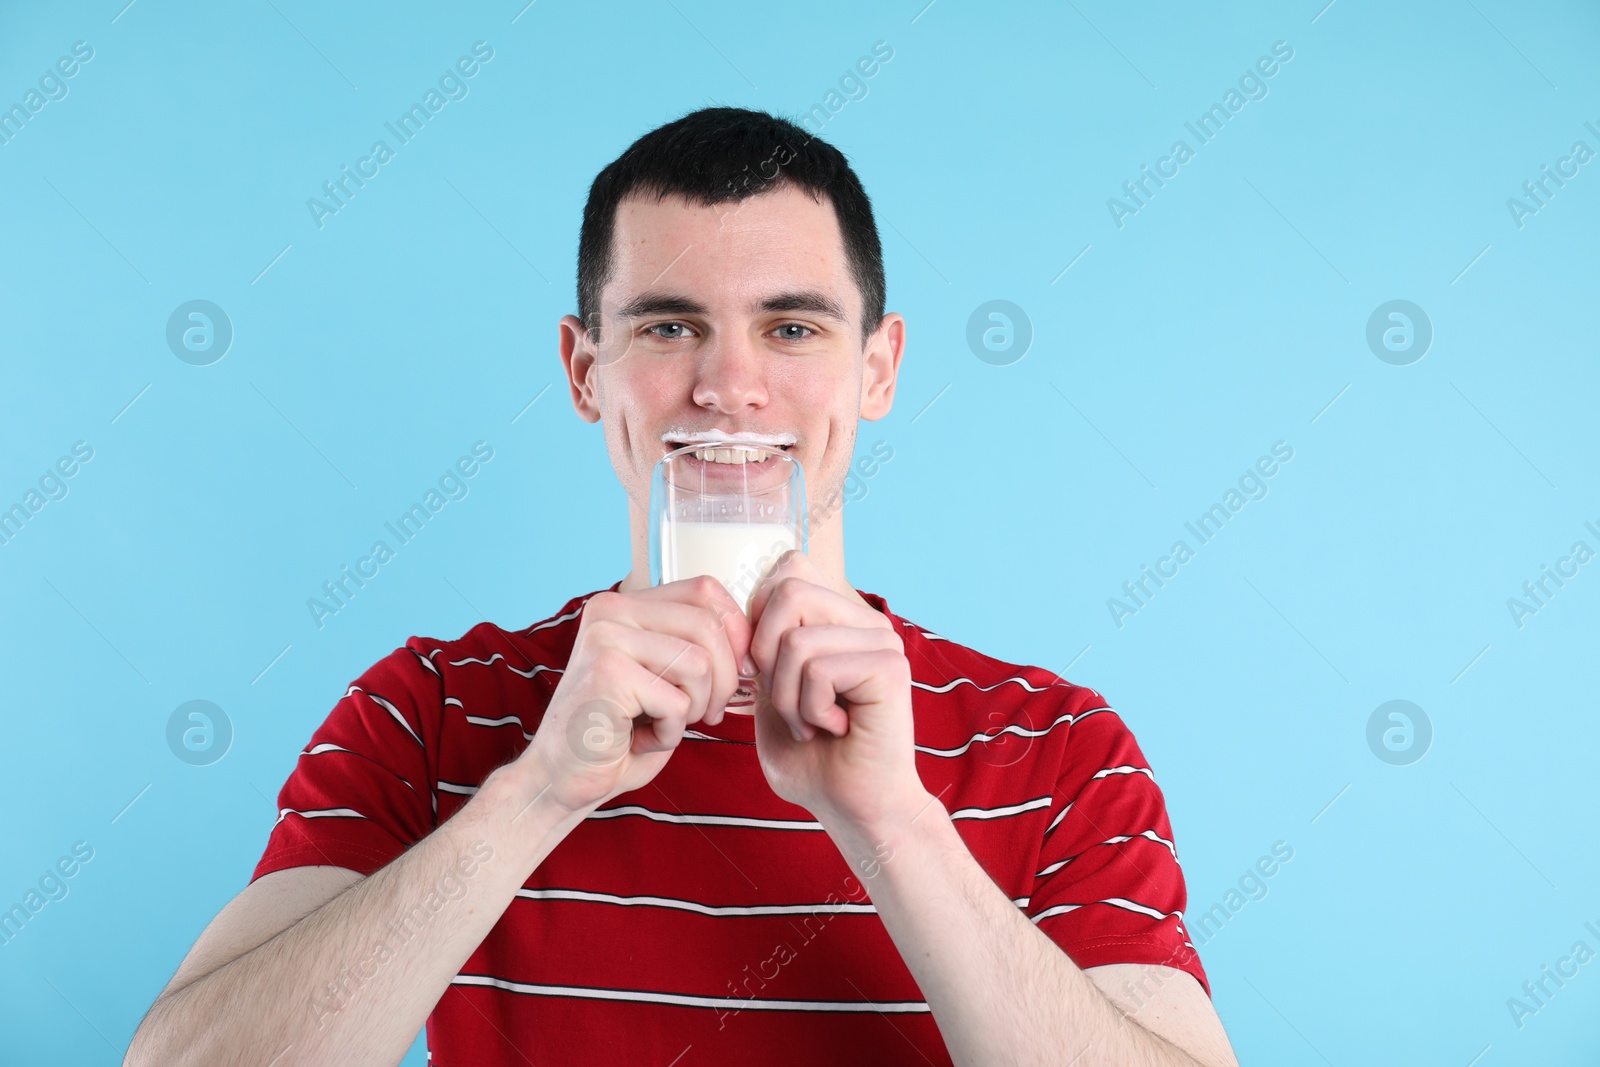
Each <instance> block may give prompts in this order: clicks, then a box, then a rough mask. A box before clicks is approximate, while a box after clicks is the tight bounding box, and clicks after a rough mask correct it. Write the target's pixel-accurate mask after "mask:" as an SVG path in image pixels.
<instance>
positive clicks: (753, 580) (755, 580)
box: [661, 518, 798, 615]
mask: <svg viewBox="0 0 1600 1067" xmlns="http://www.w3.org/2000/svg"><path fill="white" fill-rule="evenodd" d="M661 544H662V559H661V574H662V579H661V580H662V581H663V582H675V581H677V580H678V579H680V578H693V577H696V576H698V575H701V574H709V575H711V576H712V577H713V578H716V579H717V580H718V581H720V582H721V583H722V585H723V587H724V588H726V589H727V590H728V593H729V594H730V595H731V596H732V597H733V599H734V601H735V602H736V603H737V604H738V605H739V607H740V608H741V609H743V611H744V613H745V614H746V615H749V614H750V601H751V599H752V598H753V597H754V596H755V591H756V586H758V585H760V584H761V579H763V578H765V577H766V576H767V574H768V572H769V571H771V570H772V567H773V565H774V564H775V563H777V562H778V557H779V556H781V555H783V553H785V552H787V551H788V550H789V549H791V548H796V547H798V546H797V545H796V544H795V529H794V525H793V524H792V523H791V524H785V523H781V522H683V521H678V522H668V521H667V520H666V519H665V518H663V519H662V520H661Z"/></svg>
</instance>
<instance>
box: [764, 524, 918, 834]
mask: <svg viewBox="0 0 1600 1067" xmlns="http://www.w3.org/2000/svg"><path fill="white" fill-rule="evenodd" d="M750 619H751V622H752V623H753V624H754V626H755V634H754V637H753V638H752V639H751V643H750V655H751V657H752V658H753V659H754V660H755V662H756V666H757V667H758V668H759V669H760V671H761V678H762V683H763V684H762V687H761V688H762V695H761V697H760V698H759V699H758V700H757V703H756V712H755V719H756V722H755V726H756V750H757V753H758V755H759V758H760V761H761V770H762V772H763V773H764V774H765V775H766V777H767V781H768V783H770V784H771V786H772V789H773V791H774V792H776V793H777V794H778V795H779V796H780V797H782V798H783V799H785V800H787V801H789V802H790V803H791V804H798V805H799V806H801V807H803V808H805V809H806V810H807V811H809V812H811V813H812V814H813V815H815V816H816V817H817V818H818V819H819V820H820V821H822V822H824V823H825V824H828V823H832V824H834V826H856V827H874V826H881V825H888V824H889V823H890V822H891V821H907V820H909V819H911V818H912V817H914V816H915V815H916V814H917V813H918V812H919V811H920V809H921V808H922V807H923V806H924V805H925V804H926V803H927V801H928V799H929V795H928V792H927V790H926V789H924V788H923V785H922V779H921V778H920V777H919V776H918V775H917V767H916V750H915V748H914V747H913V745H914V742H913V729H912V715H911V664H910V663H909V662H908V661H907V660H906V654H905V643H904V642H903V641H902V640H901V638H900V635H899V634H898V633H896V632H895V628H894V625H893V624H892V623H890V621H889V620H888V619H887V618H886V617H885V616H884V615H883V613H881V612H879V611H875V610H873V609H872V608H871V607H869V606H867V605H865V604H860V603H857V602H855V601H854V600H853V599H849V598H846V597H845V596H843V595H841V594H840V593H838V592H836V591H834V590H833V589H832V588H830V587H829V585H828V584H827V579H826V578H824V577H823V575H822V573H821V572H820V571H819V570H818V569H817V567H816V565H815V564H813V563H812V562H811V560H810V559H808V558H807V557H806V556H805V555H804V554H803V553H801V552H798V551H791V552H787V553H785V554H784V555H783V556H781V557H779V560H778V562H777V564H776V565H775V566H774V567H773V569H772V571H771V572H770V573H769V574H768V575H767V577H766V579H765V580H764V581H763V582H762V584H761V585H760V587H758V588H757V589H756V591H755V594H754V596H753V597H752V600H751V607H750ZM796 733H798V734H799V735H800V736H799V737H797V736H796ZM832 828H833V826H830V829H832Z"/></svg>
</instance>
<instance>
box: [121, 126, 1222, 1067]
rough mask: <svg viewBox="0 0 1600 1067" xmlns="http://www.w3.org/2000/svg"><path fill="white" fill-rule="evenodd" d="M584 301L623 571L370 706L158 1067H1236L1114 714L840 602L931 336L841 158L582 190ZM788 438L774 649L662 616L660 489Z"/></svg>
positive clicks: (197, 981) (678, 162)
mask: <svg viewBox="0 0 1600 1067" xmlns="http://www.w3.org/2000/svg"><path fill="white" fill-rule="evenodd" d="M578 290H579V317H575V316H571V315H568V316H566V317H564V318H563V319H562V320H561V324H560V346H561V358H562V362H563V365H564V367H565V369H566V373H567V376H568V380H569V385H570V389H571V395H572V400H573V404H574V406H575V408H576V409H577V411H578V413H579V415H580V416H582V417H583V418H584V419H585V420H588V421H591V422H593V421H597V420H598V421H599V422H600V423H601V424H602V428H603V430H604V432H605V438H606V444H607V447H608V449H609V451H610V454H611V460H612V464H613V466H614V468H615V469H616V472H617V474H618V477H619V478H620V479H621V480H622V483H623V486H624V488H625V489H626V491H627V497H628V507H629V522H630V526H631V532H632V556H633V560H632V570H631V571H630V572H629V573H628V575H627V576H626V577H625V578H623V579H622V580H620V581H618V582H616V583H614V584H613V585H612V586H611V587H610V588H609V589H606V590H600V591H596V592H593V593H589V594H587V595H584V596H579V597H574V598H573V599H572V600H570V601H568V602H567V603H566V604H565V605H563V606H562V608H561V609H560V610H558V611H557V612H555V613H554V614H553V615H551V616H550V617H548V618H546V619H544V620H543V621H541V622H539V623H536V624H534V625H533V626H530V627H528V628H527V629H525V630H517V631H508V630H503V629H501V628H499V627H497V626H495V625H493V624H491V623H488V622H485V623H482V624H480V625H478V626H475V627H473V628H472V629H471V630H470V631H468V633H467V634H465V635H464V636H463V637H461V638H460V639H459V640H455V641H438V640H434V639H431V638H421V637H413V638H411V639H410V640H409V641H408V642H407V643H406V645H405V646H404V647H402V648H399V649H396V650H395V652H393V653H392V654H390V655H389V656H387V657H386V658H384V659H383V660H381V661H379V662H378V663H377V664H375V665H374V666H373V667H372V668H371V669H370V670H368V671H367V672H366V673H365V674H363V675H362V676H361V677H360V678H359V679H358V680H357V681H356V682H355V684H353V685H352V686H350V688H349V690H348V691H347V692H346V693H345V695H344V697H343V698H342V699H341V700H340V701H339V702H338V703H337V704H336V705H335V707H334V710H333V712H332V713H331V714H330V715H329V717H328V719H327V721H326V722H324V723H323V725H322V726H321V727H320V728H319V729H318V730H317V731H316V733H315V734H314V736H313V737H312V739H311V744H310V745H309V746H308V747H307V748H306V750H305V751H304V752H303V753H302V754H301V757H300V761H299V763H298V765H297V766H296V769H295V771H294V773H293V774H292V775H291V776H290V778H289V780H288V782H287V783H286V784H285V785H284V787H283V790H282V793H281V794H280V800H279V803H280V808H281V811H280V815H279V818H278V821H277V823H276V825H275V826H274V827H273V829H272V833H271V836H270V838H269V840H268V843H267V848H266V852H265V854H264V855H263V857H262V859H261V862H260V863H259V864H258V865H257V867H256V870H255V878H254V880H253V881H252V883H251V884H250V885H249V886H248V887H247V888H246V889H245V890H244V891H243V892H241V893H240V894H239V896H238V897H237V898H235V899H234V900H233V901H232V902H230V903H229V904H228V905H227V906H226V907H225V908H224V909H223V910H222V912H221V913H220V914H219V915H218V916H217V918H216V919H215V920H214V921H213V922H212V923H211V925H210V926H209V927H208V928H207V929H206V931H205V932H204V933H203V934H202V935H201V937H200V939H199V940H198V941H197V942H196V944H195V946H194V948H193V949H192V950H191V952H190V953H189V955H188V957H187V958H186V959H185V960H184V961H183V964H182V966H181V967H180V968H179V970H178V972H177V974H176V975H175V976H174V978H173V979H172V981H171V983H170V984H169V985H168V986H167V988H166V990H165V991H164V992H163V993H162V994H161V996H160V998H158V1000H157V1001H156V1003H155V1005H154V1006H153V1007H152V1008H151V1010H150V1012H149V1014H148V1016H147V1017H146V1019H145V1021H144V1022H143V1024H142V1025H141V1027H140V1029H139V1032H138V1033H137V1034H136V1035H135V1039H134V1042H133V1046H132V1048H130V1050H129V1054H128V1058H129V1062H132V1063H162V1064H178V1063H208V1064H211V1063H235V1062H238V1063H244V1062H252V1063H274V1064H283V1065H287V1064H290V1063H340V1064H357V1063H394V1062H396V1061H398V1060H399V1059H400V1058H401V1056H402V1055H403V1054H404V1052H405V1050H406V1048H407V1047H408V1046H409V1044H410V1042H411V1041H412V1039H413V1037H414V1036H415V1034H416V1032H417V1030H418V1028H419V1027H420V1026H421V1025H422V1024H423V1022H424V1021H425V1020H426V1022H427V1024H428V1037H429V1048H430V1058H431V1062H432V1063H433V1064H435V1065H439V1067H461V1065H466V1064H521V1063H538V1064H540V1065H541V1067H542V1065H547V1064H548V1065H555V1064H569V1063H570V1064H578V1063H583V1064H604V1063H630V1064H636V1063H651V1064H660V1065H667V1064H681V1065H683V1067H688V1065H690V1064H716V1063H762V1064H791V1063H792V1064H801V1063H872V1064H879V1063H922V1062H924V1061H926V1062H929V1063H950V1062H955V1063H963V1064H1000V1063H1006V1064H1010V1063H1029V1064H1034V1063H1037V1064H1045V1063H1051V1064H1063V1063H1071V1062H1082V1063H1085V1064H1090V1063H1094V1064H1140V1065H1153V1064H1185V1065H1193V1064H1202V1065H1206V1067H1217V1065H1231V1064H1233V1063H1234V1059H1233V1055H1232V1052H1231V1050H1230V1048H1229V1045H1228V1041H1227V1038H1226V1036H1225V1035H1224V1033H1223V1031H1222V1027H1221V1024H1220V1023H1219V1021H1218V1019H1217V1016H1216V1014H1215V1012H1214V1011H1213V1010H1212V1008H1211V1004H1210V1000H1209V989H1208V987H1206V985H1205V981H1206V979H1205V974H1204V971H1203V969H1202V968H1201V966H1200V962H1199V959H1198V957H1197V956H1196V954H1195V952H1194V949H1193V946H1192V945H1191V944H1190V943H1189V940H1188V935H1187V933H1186V932H1185V929H1184V926H1183V915H1182V911H1183V907H1184V905H1185V902H1186V900H1185V890H1184V884H1183V877H1182V874H1181V871H1180V870H1179V868H1178V865H1177V856H1176V849H1175V846H1174V845H1173V843H1172V840H1171V837H1172V835H1171V830H1170V827H1169V825H1168V820H1167V816H1166V811H1165V805H1164V801H1163V799H1162V796H1161V793H1160V790H1159V789H1158V788H1157V787H1156V785H1155V782H1154V779H1153V777H1152V776H1151V774H1150V771H1149V768H1148V766H1147V765H1146V763H1145V761H1144V759H1143V756H1142V755H1141V754H1140V752H1139V749H1138V746H1137V745H1136V744H1135V742H1134V740H1133V737H1132V735H1131V734H1130V733H1129V732H1128V730H1127V728H1126V727H1125V726H1124V725H1123V724H1122V722H1121V720H1120V719H1119V718H1118V717H1117V715H1116V713H1115V712H1114V711H1112V710H1111V709H1110V708H1108V707H1106V706H1105V702H1104V700H1103V699H1102V698H1101V697H1100V695H1099V694H1098V693H1095V692H1094V691H1093V690H1089V689H1085V688H1082V687H1079V686H1075V685H1072V684H1070V683H1067V682H1065V681H1064V680H1062V679H1060V678H1058V677H1057V676H1055V675H1054V674H1052V673H1051V672H1049V671H1045V670H1042V669H1040V668H1037V667H1027V666H1017V665H1013V664H1009V663H1005V662H1002V661H999V660H995V659H991V658H989V657H987V656H983V655H981V654H979V653H977V652H974V651H973V650H971V649H967V648H964V647H962V646H960V645H958V644H956V643H955V642H952V641H948V640H946V639H943V638H941V637H939V636H937V635H936V634H933V633H929V632H927V631H925V630H923V629H922V628H921V627H918V626H916V625H914V624H913V623H911V622H910V621H908V620H906V619H903V618H900V617H898V616H896V615H894V614H893V613H892V612H890V611H889V608H888V605H887V603H886V602H885V601H884V599H883V598H882V597H879V596H877V595H875V594H871V593H863V592H861V591H859V590H857V589H855V588H854V587H853V586H852V585H851V583H850V582H849V581H848V579H847V578H846V577H845V571H844V552H843V516H842V509H841V508H840V507H839V506H837V502H838V501H839V499H840V493H841V490H842V487H843V484H844V481H845V478H846V476H847V474H848V471H849V468H850V464H851V461H852V453H853V449H854V444H855V431H856V426H857V422H858V420H859V419H862V418H865V419H869V420H875V419H880V418H882V417H883V416H884V415H886V414H887V413H888V412H889V409H890V404H891V402H892V400H893V396H894V388H895V379H896V374H897V372H898V370H899V365H900V357H901V354H902V352H903V350H904V345H905V324H904V320H903V319H902V318H901V316H899V315H897V314H887V315H886V314H884V312H883V302H884V282H883V266H882V255H881V250H880V246H879V242H878V235H877V230H876V227H875V225H874V223H873V219H872V211H871V207H870V204H869V202H868V200H867V197H866V195H865V193H864V192H863V191H862V189H861V186H860V183H859V181H858V180H857V178H856V176H855V174H854V173H853V172H852V171H851V169H850V167H849V165H848V164H847V163H846V161H845V159H844V157H843V156H842V155H841V154H840V153H839V152H838V151H837V150H836V149H834V148H832V147H831V146H829V145H827V144H825V143H824V142H822V141H820V140H817V139H815V138H811V137H809V136H808V135H807V134H806V133H805V132H804V131H803V130H801V129H799V128H797V127H795V126H793V125H791V124H789V123H787V122H784V121H781V120H778V119H774V118H773V117H772V116H769V115H766V114H764V113H760V112H751V111H744V110H738V109H731V108H712V109H705V110H702V111H698V112H695V113H692V114H690V115H687V116H685V117H684V118H682V119H679V120H678V121H676V122H673V123H671V124H669V125H667V126H664V127H662V128H660V129H658V130H655V131H653V132H652V133H649V134H647V135H646V136H644V137H643V138H641V139H640V140H639V141H638V142H636V143H635V144H634V145H633V146H632V147H630V148H629V149H628V151H627V152H625V153H624V154H623V155H622V156H621V157H620V158H619V159H618V160H617V161H616V162H614V163H612V164H611V165H610V166H608V167H607V168H606V169H605V170H604V171H602V172H601V174H600V175H599V177H598V178H597V179H596V180H595V182H594V185H593V187H592V188H591V190H590V194H589V200H588V204H587V206H586V208H585V211H584V220H583V232H582V236H581V238H580V246H579V281H578ZM735 435H738V436H737V437H736V436H735ZM758 437H759V438H762V439H766V440H784V441H788V442H791V443H790V444H789V445H788V449H789V451H791V452H792V454H794V455H795V456H796V457H797V459H798V460H799V461H800V463H801V465H802V467H803V469H804V470H805V471H806V473H807V477H808V480H809V483H810V488H811V490H812V493H813V499H816V500H821V501H823V506H822V507H820V508H817V509H815V511H814V514H813V516H812V521H813V528H812V529H811V530H810V534H809V554H808V555H803V554H799V553H786V554H785V555H784V556H783V557H781V558H780V559H779V560H778V562H777V564H776V566H775V567H774V569H773V570H772V571H771V573H770V574H768V575H767V577H766V578H765V580H764V581H763V582H762V584H761V585H760V587H759V588H758V589H757V590H756V591H755V596H754V599H753V601H752V605H751V609H750V615H749V616H748V617H746V615H745V614H744V612H743V611H742V610H740V608H739V607H738V605H737V604H736V603H735V601H734V599H733V598H732V596H730V594H729V592H728V591H727V590H726V589H724V588H723V587H722V586H721V584H720V583H718V582H717V581H715V580H713V579H709V578H701V579H688V580H684V581H679V582H673V583H670V584H666V585H663V586H660V587H656V588H651V587H650V583H649V573H650V568H649V559H648V548H647V546H648V527H647V515H648V506H649V477H650V472H651V468H652V467H653V465H654V464H655V463H656V461H657V460H658V459H660V457H661V456H662V455H664V454H665V453H666V452H668V451H671V450H673V449H675V448H677V447H679V446H680V445H681V444H683V443H685V442H689V443H707V442H709V443H712V444H715V443H717V442H722V443H723V446H724V447H722V448H720V449H716V450H715V451H714V452H713V453H711V454H710V455H709V456H708V461H712V462H717V461H730V462H739V461H742V460H747V459H753V458H754V457H750V456H747V455H745V454H743V453H742V452H741V451H740V450H739V449H738V448H737V447H733V446H731V445H729V442H732V441H735V440H744V441H751V440H755V439H757V438H758ZM563 532H564V533H565V531H563ZM571 532H572V533H573V534H575V535H577V536H582V535H583V531H571ZM545 558H546V559H548V558H550V557H549V556H545ZM741 673H742V674H744V676H746V677H751V676H755V675H757V674H758V675H759V677H760V679H761V683H762V688H763V694H764V695H763V697H762V698H761V700H760V701H758V702H757V703H756V704H755V705H754V706H750V702H749V701H735V700H733V698H734V696H735V693H736V692H738V691H739V690H738V684H739V677H740V675H741Z"/></svg>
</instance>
